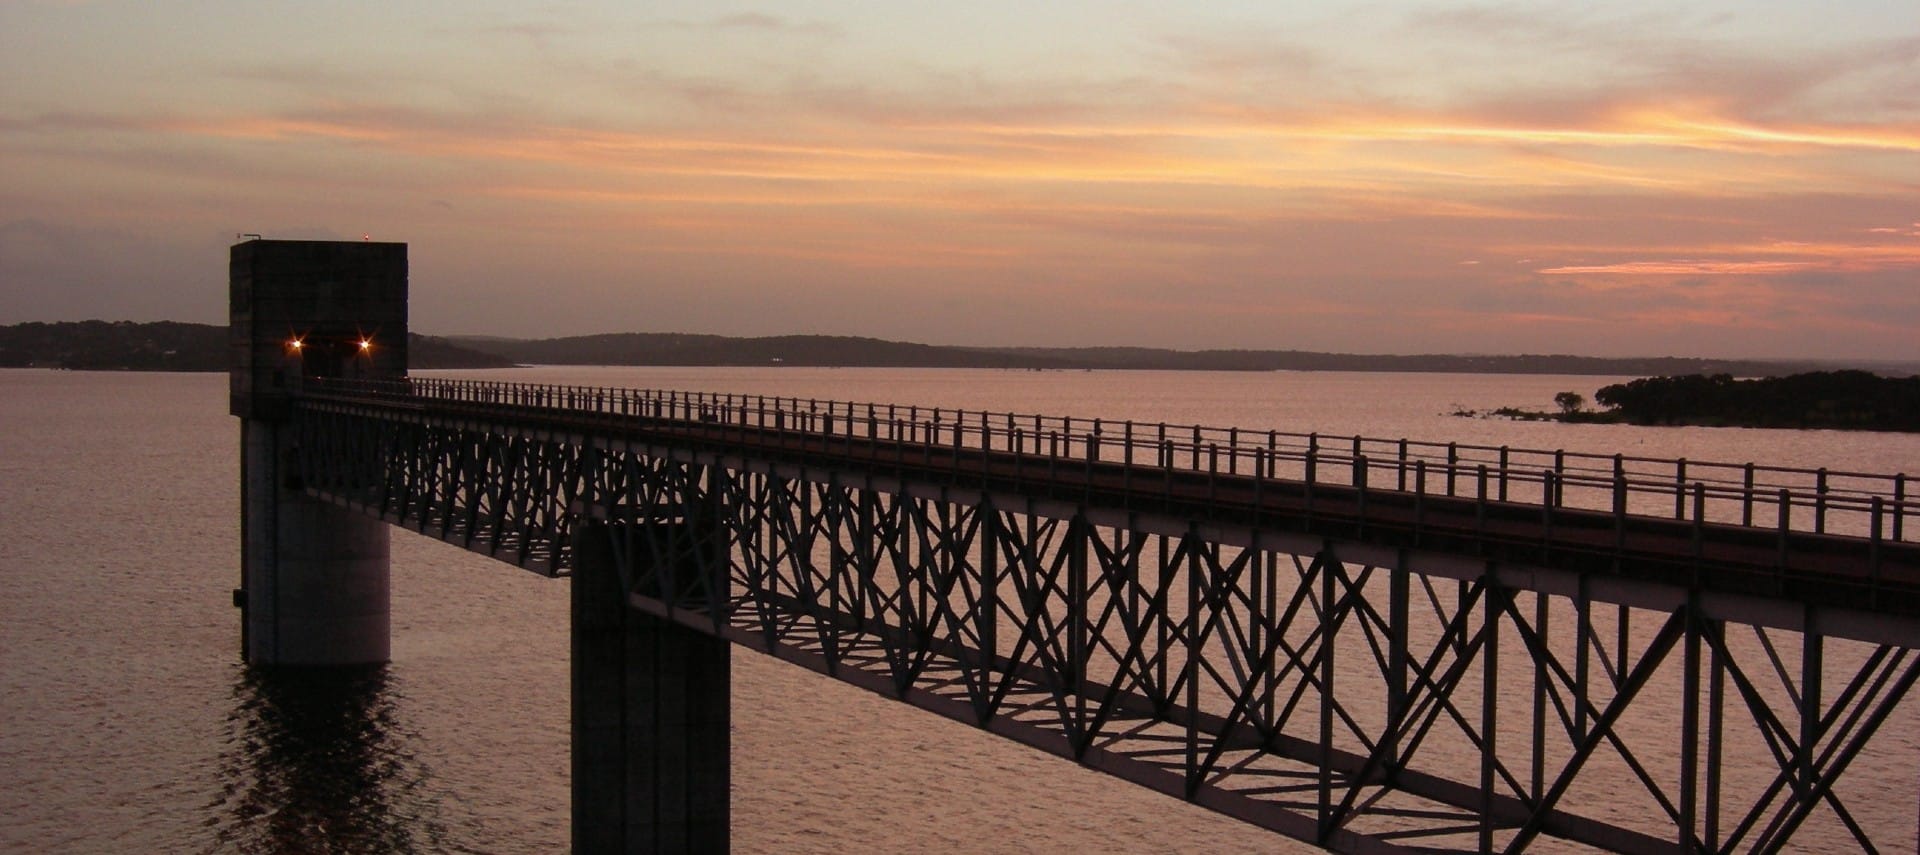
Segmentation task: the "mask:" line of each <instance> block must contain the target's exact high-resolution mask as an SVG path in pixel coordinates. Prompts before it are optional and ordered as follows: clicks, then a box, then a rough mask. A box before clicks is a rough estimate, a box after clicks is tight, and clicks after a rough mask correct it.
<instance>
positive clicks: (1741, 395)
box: [1594, 371, 1920, 431]
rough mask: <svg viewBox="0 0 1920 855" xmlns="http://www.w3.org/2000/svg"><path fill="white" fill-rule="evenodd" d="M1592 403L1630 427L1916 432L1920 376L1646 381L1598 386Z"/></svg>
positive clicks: (1820, 374)
mask: <svg viewBox="0 0 1920 855" xmlns="http://www.w3.org/2000/svg"><path fill="white" fill-rule="evenodd" d="M1594 401H1595V402H1596V403H1598V404H1600V405H1601V406H1604V407H1608V408H1611V409H1612V410H1613V411H1614V412H1615V413H1617V414H1618V416H1619V417H1620V418H1621V419H1623V420H1625V421H1629V422H1633V423H1634V424H1687V425H1730V426H1740V427H1766V428H1837V429H1845V430H1888V431H1920V377H1905V378H1898V379H1896V378H1889V377H1881V376H1878V375H1875V374H1870V373H1868V372H1865V371H1815V372H1809V373H1805V374H1794V375H1791V376H1787V377H1766V378H1762V379H1758V380H1735V379H1734V378H1733V376H1732V375H1730V374H1713V375H1707V374H1689V375H1685V376H1679V377H1650V378H1646V379H1643V380H1634V381H1632V382H1630V383H1617V384H1614V385H1611V386H1606V387H1603V388H1601V389H1600V390H1599V391H1598V392H1595V393H1594Z"/></svg>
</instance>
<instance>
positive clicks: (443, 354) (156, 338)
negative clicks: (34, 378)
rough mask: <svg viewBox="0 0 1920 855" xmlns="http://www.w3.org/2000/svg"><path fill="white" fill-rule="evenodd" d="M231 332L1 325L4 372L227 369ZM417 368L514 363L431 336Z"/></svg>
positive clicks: (411, 348) (413, 345)
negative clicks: (8, 370)
mask: <svg viewBox="0 0 1920 855" xmlns="http://www.w3.org/2000/svg"><path fill="white" fill-rule="evenodd" d="M227 360H228V353H227V328H226V327H223V326H214V325H212V324H183V323H175V322H173V321H156V322H153V323H134V322H133V321H77V322H60V323H25V324H14V325H12V326H0V368H36V367H37V368H71V369H77V370H91V371H225V370H227V367H228V366H227ZM407 362H408V364H409V366H411V367H413V368H501V367H507V366H511V365H513V362H512V360H509V359H506V358H504V357H501V356H498V355H495V354H491V353H480V352H478V351H474V350H471V349H468V348H464V347H461V346H459V345H456V344H454V343H452V342H449V341H447V340H445V339H440V338H434V337H432V336H422V335H411V336H408V337H407Z"/></svg>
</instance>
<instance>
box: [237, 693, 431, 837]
mask: <svg viewBox="0 0 1920 855" xmlns="http://www.w3.org/2000/svg"><path fill="white" fill-rule="evenodd" d="M233 700H234V706H233V711H232V713H230V714H229V715H228V718H227V722H228V738H227V745H226V748H225V750H224V751H223V752H222V754H221V768H222V771H223V773H224V774H222V776H221V778H222V779H223V781H224V782H225V783H224V784H223V786H222V790H221V792H220V794H219V796H218V797H217V798H215V799H214V800H213V801H212V802H211V803H210V804H209V805H208V806H207V808H208V810H207V813H208V817H207V818H206V821H207V823H208V824H209V825H211V826H215V827H217V828H218V833H217V839H218V841H219V846H220V848H221V849H222V850H238V851H241V852H261V853H267V852H271V853H286V852H298V853H306V852H314V853H320V852H353V853H404V852H427V851H443V850H445V849H446V848H448V847H447V846H446V845H445V838H446V836H447V835H446V829H445V826H444V824H443V823H442V822H440V821H439V819H438V818H437V817H436V816H435V815H434V813H435V811H434V808H433V805H432V801H431V798H430V796H429V795H428V790H429V780H430V778H431V773H430V771H429V770H428V769H427V767H426V765H425V764H424V763H423V762H421V761H420V760H419V759H418V758H417V757H415V756H413V755H412V754H411V753H410V752H409V750H408V745H409V744H410V743H411V742H412V741H413V740H412V739H411V737H412V734H411V733H410V732H409V731H408V730H407V728H405V727H404V726H403V725H402V724H401V723H400V722H398V721H397V720H396V718H397V716H396V712H395V710H396V706H397V702H398V701H399V700H401V699H400V697H399V693H398V692H397V691H396V688H395V686H394V681H393V680H392V679H391V678H390V677H389V675H388V672H387V668H386V666H384V665H382V666H371V667H355V668H243V669H240V670H239V679H238V680H237V681H236V683H235V685H234V689H233Z"/></svg>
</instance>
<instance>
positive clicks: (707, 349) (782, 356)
mask: <svg viewBox="0 0 1920 855" xmlns="http://www.w3.org/2000/svg"><path fill="white" fill-rule="evenodd" d="M453 340H454V341H457V342H459V343H460V344H463V345H465V346H467V347H470V348H473V349H474V350H479V351H484V352H488V353H497V354H500V355H502V356H505V357H507V358H509V359H512V360H514V361H515V362H522V363H535V364H542V365H772V364H780V365H834V366H849V367H852V366H859V367H889V368H891V367H899V368H1109V369H1155V370H1176V371H1195V370H1200V371H1426V372H1459V373H1474V374H1587V375H1606V376H1666V375H1678V374H1733V375H1737V376H1742V377H1759V376H1767V375H1778V374H1790V373H1794V372H1798V371H1809V370H1815V369H1817V368H1821V367H1833V366H1819V365H1815V364H1811V363H1804V362H1767V361H1759V360H1718V359H1682V358H1677V357H1660V358H1647V359H1607V358H1598V357H1588V356H1560V355H1549V356H1533V355H1527V356H1454V355H1444V354H1433V355H1423V356H1384V355H1367V354H1349V353H1314V352H1310V351H1299V350H1202V351H1182V350H1163V349H1157V348H1144V347H1072V348H1061V347H1011V348H972V347H945V346H938V345H926V344H911V343H907V342H896V341H884V340H881V339H873V338H851V337H844V336H809V335H793V336H776V337H771V338H732V337H728V336H717V335H687V334H679V333H613V334H608V335H590V336H574V337H570V338H549V339H539V340H534V341H522V340H513V339H500V338H479V337H455V338H454V339H453Z"/></svg>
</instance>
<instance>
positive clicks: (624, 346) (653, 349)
mask: <svg viewBox="0 0 1920 855" xmlns="http://www.w3.org/2000/svg"><path fill="white" fill-rule="evenodd" d="M453 340H454V341H456V342H459V343H460V344H462V345H465V346H467V347H471V348H473V349H475V350H482V351H486V352H490V353H497V354H500V355H501V356H505V357H507V358H509V359H512V360H513V361H515V362H522V363H535V364H540V365H773V364H780V365H810V366H872V367H890V368H1083V367H1086V366H1085V365H1083V364H1082V363H1078V362H1074V361H1072V360H1069V359H1064V358H1059V357H1053V356H1043V355H1032V354H1023V353H1015V352H1012V351H997V350H982V349H975V348H965V347H941V346H937V345H930V344H912V343H909V342H898V341H882V340H880V339H875V338H855V337H851V336H820V335H787V336H771V337H766V338H732V337H729V336H718V335H685V334H680V333H612V334H608V335H589V336H574V337H571V338H549V339H539V340H535V341H514V340H502V339H487V338H460V337H455V338H454V339H453Z"/></svg>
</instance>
